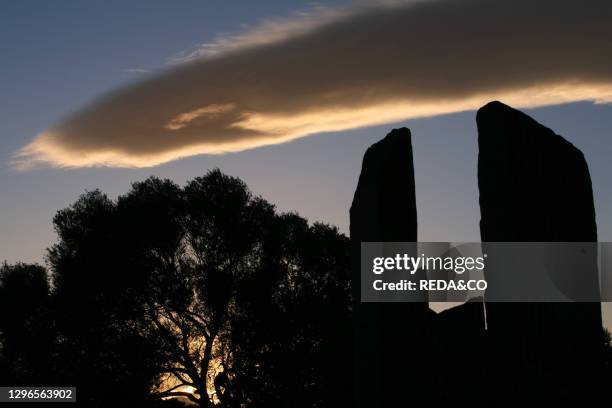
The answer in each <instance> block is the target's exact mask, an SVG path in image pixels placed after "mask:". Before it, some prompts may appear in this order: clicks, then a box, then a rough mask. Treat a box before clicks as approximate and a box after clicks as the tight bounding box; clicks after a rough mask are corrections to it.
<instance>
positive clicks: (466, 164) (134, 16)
mask: <svg viewBox="0 0 612 408" xmlns="http://www.w3.org/2000/svg"><path fill="white" fill-rule="evenodd" d="M341 3H347V2H336V3H330V2H325V3H324V4H326V5H328V4H341ZM310 6H311V2H306V1H292V2H288V1H285V0H274V1H265V2H256V3H255V2H253V1H227V0H224V1H211V0H209V1H195V0H182V1H180V2H170V1H151V0H146V1H129V2H126V1H115V0H113V1H109V0H106V1H92V2H83V1H80V0H74V1H70V0H62V1H53V2H50V1H49V2H45V1H30V0H19V1H8V0H2V1H1V2H0V52H1V54H2V62H1V63H0V162H1V163H2V164H1V167H0V188H1V193H0V260H7V261H9V262H14V261H18V260H21V261H28V262H29V261H37V262H42V260H43V257H44V254H45V248H46V247H48V246H49V245H50V244H52V243H53V242H54V240H55V234H54V232H53V229H52V225H51V219H52V217H53V215H54V213H55V212H56V211H57V210H58V209H60V208H63V207H65V206H67V205H69V204H70V203H71V202H73V201H74V200H76V198H77V197H78V196H79V194H81V193H83V192H84V191H87V190H92V189H95V188H100V189H102V190H103V191H105V192H107V193H108V194H109V195H111V196H112V197H116V196H117V195H118V194H121V193H123V192H125V191H126V190H127V189H128V188H129V185H130V183H131V182H133V181H137V180H142V179H144V178H146V177H148V176H150V175H156V176H159V177H168V178H171V179H173V180H175V181H176V182H178V183H180V184H183V183H184V182H185V181H186V180H188V179H190V178H193V177H195V176H198V175H201V174H203V173H205V172H206V171H207V170H208V169H210V168H213V167H219V168H221V170H222V171H224V172H226V173H228V174H231V175H234V176H237V177H240V178H242V179H243V180H245V181H246V183H247V184H248V185H249V186H250V188H251V189H252V190H253V191H254V192H255V193H256V194H260V195H262V196H263V197H265V198H266V199H268V200H269V201H271V202H273V203H275V204H276V205H277V206H278V208H279V209H281V210H296V211H298V212H299V213H300V214H301V215H303V216H305V217H307V218H308V219H310V220H311V221H315V220H321V221H325V222H329V223H333V224H335V225H338V226H339V227H340V229H341V230H342V231H343V232H348V209H349V206H350V203H351V200H352V195H353V192H354V188H355V186H356V182H357V178H358V175H359V170H360V166H361V158H362V155H363V152H364V151H365V149H366V148H367V146H369V145H370V144H372V143H374V142H375V141H377V140H378V139H380V138H382V137H383V136H384V135H385V134H386V133H387V132H388V131H389V130H390V129H391V128H392V127H398V126H407V127H409V128H410V129H411V130H412V132H413V143H414V154H415V172H416V189H417V200H418V212H419V214H418V216H419V239H420V240H421V241H478V240H479V230H478V220H479V209H478V190H477V179H476V160H477V143H476V137H477V135H476V126H475V118H474V112H473V111H468V112H461V113H455V114H450V115H443V116H437V117H433V118H426V119H416V120H409V121H404V122H401V123H396V124H388V125H384V126H375V127H368V128H361V129H357V130H350V131H343V132H335V133H326V134H317V135H313V136H309V137H306V138H303V139H299V140H296V141H293V142H289V143H285V144H281V145H274V146H267V147H259V148H256V149H252V150H247V151H243V152H239V153H230V154H225V155H219V156H209V155H204V156H195V157H190V158H186V159H182V160H178V161H174V162H170V163H167V164H164V165H159V166H156V167H152V168H145V169H116V168H84V169H53V168H48V167H42V168H36V169H33V170H28V171H17V170H14V169H12V168H11V166H10V165H9V164H8V162H9V161H10V158H11V155H12V154H13V153H14V152H15V151H17V150H18V149H19V148H21V147H23V146H24V145H25V144H27V143H28V142H29V141H31V140H32V138H33V137H34V136H35V135H36V134H38V133H40V132H41V131H43V130H45V129H46V128H47V127H49V126H50V125H52V124H53V123H55V122H57V121H58V120H60V119H61V118H63V117H64V116H66V115H67V114H69V113H71V112H73V111H75V110H77V109H78V108H80V107H81V106H82V105H83V104H85V103H87V102H90V101H91V100H92V99H93V98H95V97H96V96H99V95H100V94H101V93H104V92H107V91H108V90H110V89H114V88H116V87H120V86H122V85H125V84H129V83H132V82H134V81H137V80H139V79H141V78H142V75H144V74H143V73H141V72H139V71H140V70H152V71H157V70H161V69H163V68H164V66H165V65H166V64H167V63H168V60H169V59H171V58H172V57H174V56H176V55H178V54H179V53H180V52H182V51H185V50H190V49H193V47H194V46H196V45H197V44H201V43H206V42H209V41H212V40H213V39H215V38H216V37H217V36H218V35H220V34H232V33H240V32H241V31H243V30H245V28H248V27H250V26H253V25H255V24H257V23H258V22H260V21H261V20H262V19H265V18H268V17H270V16H288V15H291V13H294V12H296V11H300V10H304V9H307V8H308V7H310ZM526 112H527V113H528V114H530V115H532V116H533V117H534V118H535V119H536V120H538V121H539V122H541V123H543V124H545V125H547V126H549V127H551V128H552V129H554V130H555V131H556V132H557V133H558V134H561V135H562V136H564V137H565V138H567V139H568V140H570V141H571V142H572V143H574V144H575V145H576V146H577V147H579V148H580V149H581V150H582V151H583V152H584V154H585V156H586V158H587V160H588V162H589V166H590V170H591V176H592V179H593V186H594V194H595V202H596V210H597V218H598V219H597V221H598V228H599V237H600V241H612V183H610V174H612V163H611V160H610V158H612V137H610V136H611V135H610V129H612V106H610V105H595V104H592V103H587V102H582V103H571V104H565V105H557V106H550V107H545V108H538V109H530V110H526ZM389 194H393V192H392V191H390V192H389ZM608 317H609V316H608ZM610 325H611V324H610V322H608V326H610Z"/></svg>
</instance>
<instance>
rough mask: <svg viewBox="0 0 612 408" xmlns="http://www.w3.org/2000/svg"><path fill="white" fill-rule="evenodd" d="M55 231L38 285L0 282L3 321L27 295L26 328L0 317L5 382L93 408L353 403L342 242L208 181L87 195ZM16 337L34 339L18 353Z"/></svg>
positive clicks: (215, 173)
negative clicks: (70, 388)
mask: <svg viewBox="0 0 612 408" xmlns="http://www.w3.org/2000/svg"><path fill="white" fill-rule="evenodd" d="M53 223H54V226H55V230H56V231H57V235H58V241H57V243H56V244H54V245H53V246H52V247H51V248H50V249H49V251H48V256H47V262H48V265H49V271H48V273H47V272H46V271H45V269H44V268H43V267H40V266H32V265H20V264H19V265H14V266H9V265H5V266H4V267H3V269H2V275H0V277H1V278H2V280H1V281H2V284H1V286H0V291H4V292H10V293H11V294H12V295H13V297H14V298H15V299H13V298H10V297H4V296H0V299H3V300H2V302H3V303H2V306H3V308H2V309H3V310H7V309H6V308H5V305H6V304H7V303H8V302H13V303H14V304H15V305H17V304H18V300H19V299H18V298H19V297H20V296H23V294H24V293H28V297H27V299H28V300H27V301H24V302H25V303H26V305H23V307H20V313H21V315H20V314H12V313H3V314H2V316H3V318H2V319H0V322H1V323H2V326H1V327H0V331H1V332H2V333H3V336H2V337H1V339H2V349H1V350H2V353H1V354H2V358H1V359H0V365H1V364H7V365H10V366H12V367H15V368H14V369H12V370H9V374H8V375H7V377H8V378H6V379H4V382H10V383H14V382H16V381H17V382H18V381H22V380H23V381H22V382H23V383H24V385H25V384H26V383H29V384H31V382H32V381H34V380H33V379H34V378H37V377H36V376H39V377H38V378H40V380H41V381H40V383H44V384H46V385H52V383H55V384H60V385H66V384H71V385H75V386H77V389H78V396H79V397H78V398H79V401H80V402H81V403H83V404H86V405H88V406H107V405H109V404H111V403H113V402H116V401H119V400H121V401H122V402H124V403H132V404H138V405H139V406H140V405H143V404H144V403H145V402H146V403H151V404H153V403H154V402H153V401H155V400H158V401H159V402H156V403H155V404H158V405H159V404H169V402H167V401H165V398H168V397H181V398H182V400H184V401H189V402H191V403H194V404H198V405H200V406H202V407H212V406H222V407H264V406H265V407H274V406H277V407H285V406H286V407H302V406H303V407H327V406H338V404H342V402H344V403H345V404H346V401H347V400H348V399H349V398H350V387H349V385H350V381H351V378H350V377H351V375H352V374H351V372H352V370H351V366H350V364H351V360H352V354H351V352H352V349H351V345H352V340H351V320H350V315H351V306H350V305H351V300H350V293H351V291H350V279H349V243H348V239H347V238H346V237H345V236H344V235H342V234H341V233H339V232H338V230H337V228H335V227H333V226H329V225H325V224H320V223H315V224H312V225H311V224H309V223H308V222H307V221H306V220H305V219H304V218H302V217H300V216H299V215H297V214H295V213H279V212H278V211H276V209H275V207H274V206H273V205H272V204H270V203H269V202H267V201H266V200H264V199H263V198H261V197H258V196H255V195H253V194H252V193H251V192H250V191H249V189H248V188H247V186H246V185H245V184H244V183H243V182H242V181H241V180H239V179H237V178H234V177H230V176H227V175H225V174H223V173H222V172H221V171H219V170H212V171H210V172H208V173H207V174H206V175H204V176H202V177H197V178H195V179H193V180H191V181H189V182H188V183H187V184H186V185H185V186H184V187H180V186H178V185H177V184H175V183H174V182H172V181H170V180H162V179H159V178H155V177H151V178H149V179H147V180H145V181H142V182H137V183H134V184H133V185H132V188H131V190H130V191H128V192H127V193H126V194H124V195H121V196H120V197H119V198H118V199H116V200H112V199H110V198H109V197H108V196H107V195H105V194H104V193H102V192H101V191H98V190H95V191H92V192H88V193H86V194H83V195H82V196H81V197H80V198H79V199H78V200H77V201H76V202H75V203H74V204H72V205H71V206H69V207H68V208H65V209H63V210H60V211H59V212H58V213H57V215H56V216H55V218H54V220H53ZM22 270H23V271H22ZM15 276H18V278H16V277H15ZM0 295H1V294H0ZM12 309H13V308H11V309H10V310H12ZM27 319H36V323H35V324H27V325H26V322H27ZM27 330H34V331H36V333H41V334H40V335H39V334H37V335H36V338H35V339H32V342H31V343H30V344H26V345H25V346H21V347H20V346H17V345H16V344H19V342H20V341H21V340H20V339H19V336H23V337H27V336H29V333H30V332H28V331H27ZM16 333H18V334H16ZM32 350H37V353H39V354H40V355H42V357H40V356H39V355H38V354H33V353H32ZM19 353H22V354H19ZM40 358H42V359H43V360H44V362H43V361H41V360H40ZM31 359H35V360H37V362H32V361H30V360H31ZM16 361H19V362H21V363H20V364H21V365H20V366H16V365H14V364H15V362H16ZM22 366H23V368H21V367H22ZM43 366H45V367H48V369H43ZM17 367H19V368H17ZM40 376H42V377H40ZM11 381H13V382H11ZM164 401H165V402H164Z"/></svg>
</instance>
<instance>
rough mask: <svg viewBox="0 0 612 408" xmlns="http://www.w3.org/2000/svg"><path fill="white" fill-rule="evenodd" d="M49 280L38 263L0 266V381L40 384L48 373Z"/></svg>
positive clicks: (50, 347)
mask: <svg viewBox="0 0 612 408" xmlns="http://www.w3.org/2000/svg"><path fill="white" fill-rule="evenodd" d="M49 301H50V298H49V282H48V279H47V274H46V270H45V269H44V268H43V267H42V266H40V265H32V264H23V263H17V264H15V265H8V264H3V265H2V266H1V267H0V384H11V385H31V384H38V383H43V382H44V381H45V380H47V379H48V378H50V377H51V374H52V372H51V371H50V367H49V366H48V365H47V364H46V362H48V361H50V360H51V359H52V353H53V344H54V339H53V319H52V316H51V310H50V307H49V306H50V303H49Z"/></svg>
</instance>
